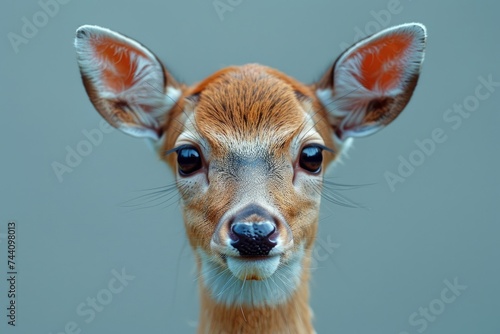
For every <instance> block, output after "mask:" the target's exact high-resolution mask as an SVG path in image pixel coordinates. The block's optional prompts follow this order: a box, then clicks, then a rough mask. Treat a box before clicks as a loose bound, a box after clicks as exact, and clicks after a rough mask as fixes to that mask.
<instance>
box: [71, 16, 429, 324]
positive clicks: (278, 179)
mask: <svg viewBox="0 0 500 334" xmlns="http://www.w3.org/2000/svg"><path fill="white" fill-rule="evenodd" d="M426 38H427V33H426V28H425V26H424V25H422V24H419V23H407V24H402V25H398V26H394V27H390V28H387V29H384V30H382V31H380V32H378V33H375V34H373V35H371V36H368V37H366V38H364V39H362V40H360V41H359V42H356V43H354V44H353V45H352V46H351V47H349V48H347V49H346V50H345V51H344V52H342V53H341V55H340V56H339V57H338V58H337V59H336V60H335V62H333V65H331V66H330V67H329V68H328V69H327V71H326V72H325V73H324V74H323V75H322V76H319V80H317V81H316V82H313V83H310V84H304V83H301V82H299V81H298V80H296V79H294V78H292V77H291V76H288V75H286V74H284V73H282V72H280V71H279V70H277V69H273V68H270V67H266V66H263V65H260V64H245V65H240V66H230V67H226V68H223V69H220V70H219V71H217V72H215V73H214V74H212V75H210V76H208V77H207V78H205V79H203V80H201V81H200V82H198V83H196V84H193V85H187V84H183V83H180V82H179V81H177V80H176V79H175V78H174V76H173V75H172V74H171V73H170V72H169V71H168V70H167V67H166V66H165V65H164V64H163V63H162V62H161V61H160V60H159V58H158V57H157V56H156V55H155V54H154V53H153V52H152V51H150V50H149V49H148V48H146V47H145V46H143V45H142V44H140V43H138V42H137V41H135V40H133V39H131V38H129V37H127V36H125V35H122V34H119V33H117V32H114V31H112V30H109V29H106V28H102V27H99V26H93V25H84V26H81V27H80V28H78V29H77V31H76V38H75V47H76V53H77V62H78V66H79V69H80V74H81V78H82V81H83V85H84V87H85V90H86V92H87V94H88V97H89V99H90V101H91V103H92V104H93V106H94V107H95V109H96V110H97V111H98V112H99V113H100V115H101V116H102V117H103V118H104V119H105V120H106V121H107V122H108V123H109V124H110V125H111V126H113V127H114V128H117V129H119V130H121V131H122V132H124V133H125V134H128V135H131V136H134V137H138V138H143V139H146V140H147V141H149V142H150V143H152V144H153V145H152V147H153V148H154V150H155V151H156V154H158V157H159V159H160V160H162V161H164V162H165V163H166V164H167V165H168V166H169V167H170V169H171V171H172V172H173V174H174V179H175V184H176V187H177V191H178V194H179V204H180V207H181V210H182V215H183V221H184V227H185V232H186V236H187V239H188V242H189V245H190V247H191V249H192V252H193V254H194V258H195V261H196V270H197V275H198V276H199V279H198V285H199V287H198V288H199V298H200V312H199V321H198V333H315V331H314V327H313V312H312V310H311V308H310V306H309V295H310V291H309V279H310V274H311V268H310V266H311V256H312V255H311V254H312V252H311V251H312V249H313V246H314V242H315V238H316V234H317V229H318V221H319V211H320V210H319V209H320V202H321V198H322V189H323V186H324V175H325V173H326V170H327V168H328V169H331V168H332V166H335V165H336V164H337V163H338V162H339V161H340V159H341V157H342V156H343V155H344V154H345V152H346V151H347V149H348V148H349V146H351V144H352V142H353V140H354V138H359V137H366V136H369V135H372V134H374V133H376V132H378V131H379V130H381V129H382V128H384V127H385V126H386V125H388V124H389V123H391V122H392V121H393V120H394V119H396V117H397V116H398V115H399V114H400V113H401V112H402V111H403V109H404V108H405V107H406V105H407V104H408V102H409V100H410V98H411V96H412V95H413V92H414V90H415V87H416V85H417V81H418V78H419V75H420V72H421V67H422V63H423V60H424V53H425V44H426Z"/></svg>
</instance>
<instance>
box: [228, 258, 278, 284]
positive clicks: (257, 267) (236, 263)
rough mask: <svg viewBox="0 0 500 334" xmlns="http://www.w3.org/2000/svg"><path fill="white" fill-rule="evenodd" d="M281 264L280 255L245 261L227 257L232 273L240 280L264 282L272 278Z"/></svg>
mask: <svg viewBox="0 0 500 334" xmlns="http://www.w3.org/2000/svg"><path fill="white" fill-rule="evenodd" d="M279 264H280V257H279V255H276V256H269V257H262V258H253V259H245V258H238V257H233V256H228V257H227V266H228V268H229V270H230V271H231V273H232V274H233V275H234V276H235V277H237V278H239V279H240V280H242V281H243V280H263V279H266V278H268V277H271V276H272V275H273V274H274V273H275V272H276V270H277V269H278V266H279Z"/></svg>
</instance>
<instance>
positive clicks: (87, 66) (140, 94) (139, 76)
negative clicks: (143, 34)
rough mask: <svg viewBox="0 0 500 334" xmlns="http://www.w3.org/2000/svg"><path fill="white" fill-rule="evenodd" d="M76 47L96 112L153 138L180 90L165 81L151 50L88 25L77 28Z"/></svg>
mask: <svg viewBox="0 0 500 334" xmlns="http://www.w3.org/2000/svg"><path fill="white" fill-rule="evenodd" d="M75 47H76V51H77V56H78V65H79V67H80V71H81V74H82V78H83V81H84V84H85V87H86V89H87V93H88V94H89V97H90V99H91V101H92V102H93V104H94V106H95V107H96V109H97V110H98V111H99V113H101V115H102V116H103V117H104V118H105V119H106V120H107V121H108V122H109V123H110V124H111V125H113V126H114V127H116V128H118V129H120V130H122V131H123V132H125V133H127V134H130V135H132V136H136V137H148V138H151V139H154V140H157V139H158V138H159V129H160V126H161V124H162V122H163V119H164V116H165V115H166V113H167V112H168V111H169V110H170V109H171V108H172V107H173V106H174V105H175V103H176V101H177V99H178V98H179V96H180V95H181V91H180V90H179V89H177V88H176V87H174V86H172V85H168V86H167V85H166V84H168V83H166V82H165V81H166V72H165V70H164V68H163V66H162V64H161V63H160V62H159V61H158V59H157V58H156V56H155V55H154V54H153V53H151V52H150V51H149V50H148V49H147V48H145V47H144V46H142V45H141V44H139V43H137V42H136V41H134V40H132V39H130V38H128V37H125V36H123V35H120V34H118V33H116V32H113V31H111V30H109V29H105V28H101V27H98V26H91V25H84V26H81V27H80V28H78V30H77V31H76V39H75Z"/></svg>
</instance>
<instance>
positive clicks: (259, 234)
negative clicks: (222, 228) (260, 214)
mask: <svg viewBox="0 0 500 334" xmlns="http://www.w3.org/2000/svg"><path fill="white" fill-rule="evenodd" d="M231 232H232V233H231V240H232V242H231V245H232V246H233V247H234V248H236V249H237V250H238V252H239V253H240V255H242V256H265V255H268V254H269V252H270V251H271V249H272V248H273V247H274V246H276V244H277V233H276V226H275V225H274V224H273V223H272V222H269V221H264V222H235V223H233V224H232V225H231Z"/></svg>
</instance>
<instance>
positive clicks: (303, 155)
mask: <svg viewBox="0 0 500 334" xmlns="http://www.w3.org/2000/svg"><path fill="white" fill-rule="evenodd" d="M322 162H323V149H322V148H321V147H319V146H306V147H304V148H303V149H302V152H300V160H299V165H300V167H302V168H304V169H305V170H307V171H309V172H311V173H319V172H320V171H321V163H322Z"/></svg>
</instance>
